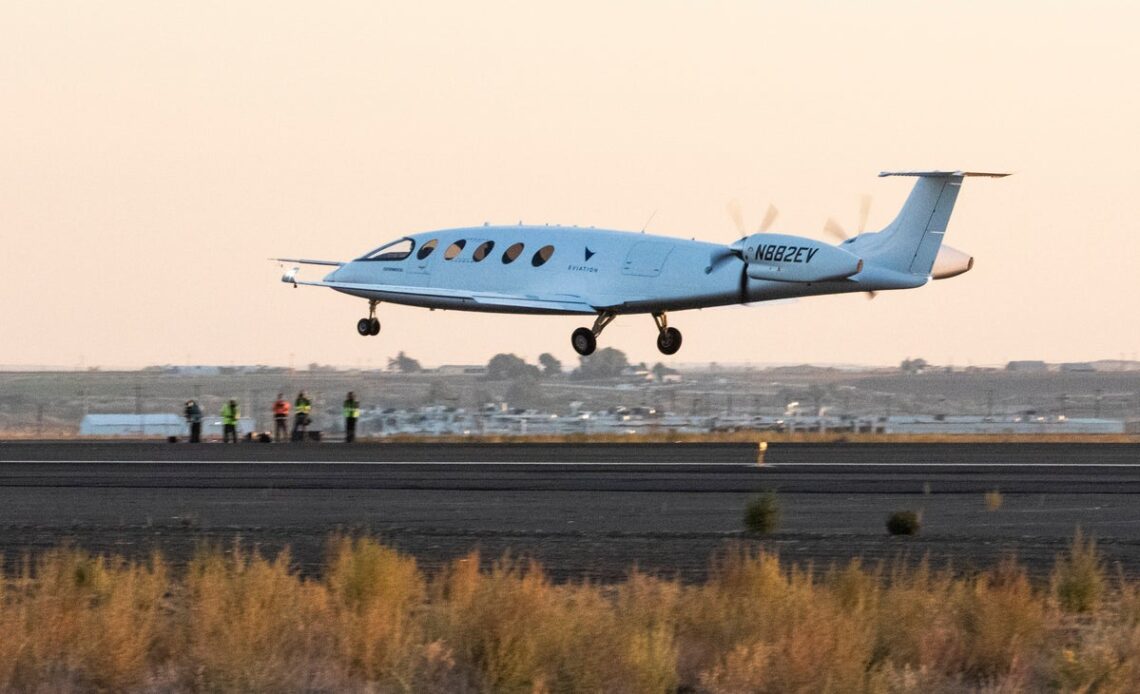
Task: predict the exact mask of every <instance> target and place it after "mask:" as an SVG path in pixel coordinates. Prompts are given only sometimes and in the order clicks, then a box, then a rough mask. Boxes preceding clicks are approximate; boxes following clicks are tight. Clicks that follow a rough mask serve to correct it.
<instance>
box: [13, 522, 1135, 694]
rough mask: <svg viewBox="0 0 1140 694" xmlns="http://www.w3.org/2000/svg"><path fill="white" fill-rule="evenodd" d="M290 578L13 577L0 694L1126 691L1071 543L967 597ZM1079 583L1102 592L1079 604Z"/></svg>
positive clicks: (453, 575)
mask: <svg viewBox="0 0 1140 694" xmlns="http://www.w3.org/2000/svg"><path fill="white" fill-rule="evenodd" d="M291 561H292V560H291V557H290V555H289V554H288V553H281V554H279V555H277V556H276V557H274V558H272V559H269V558H265V557H262V556H260V555H259V554H258V553H256V552H245V551H242V550H241V549H240V548H237V547H235V548H234V549H232V550H229V551H222V550H219V549H204V550H202V551H201V552H199V554H198V555H197V556H196V557H195V558H194V559H193V560H192V561H191V563H190V564H189V566H188V567H187V568H186V569H185V570H181V571H178V572H173V571H172V570H171V568H170V567H169V566H168V564H167V563H166V562H165V561H164V560H163V559H162V558H161V557H159V556H154V557H151V558H150V559H149V560H147V561H145V562H136V563H132V562H126V561H123V560H121V559H117V558H105V557H98V556H92V555H90V554H88V553H85V552H83V551H81V550H77V549H73V548H61V549H57V550H53V551H50V552H46V553H44V554H42V555H40V556H39V557H38V558H37V559H35V560H34V561H32V560H25V561H24V562H23V563H22V564H19V565H18V566H17V567H16V568H13V569H10V570H8V571H6V572H4V573H3V574H2V575H0V691H128V692H129V691H138V692H142V691H187V692H190V691H251V692H269V691H273V692H278V691H281V692H300V691H318V692H323V691H329V692H331V691H361V692H363V691H371V692H417V691H449V692H483V691H486V692H677V691H692V692H786V691H812V692H815V691H819V692H884V691H915V692H917V691H1023V690H1038V689H1045V688H1056V689H1061V690H1066V691H1094V690H1095V691H1108V692H1124V691H1135V690H1137V689H1138V688H1140V584H1138V583H1136V582H1132V581H1129V580H1127V579H1125V578H1123V577H1121V578H1119V579H1118V580H1117V581H1116V583H1115V584H1113V585H1109V584H1108V583H1107V582H1106V581H1105V580H1104V573H1103V568H1102V562H1101V560H1100V559H1099V557H1098V555H1097V554H1096V550H1095V546H1094V545H1091V544H1090V543H1089V542H1088V541H1086V540H1085V539H1084V538H1083V537H1082V536H1078V537H1077V538H1075V540H1074V543H1073V546H1072V548H1071V549H1070V551H1069V553H1068V554H1066V555H1064V556H1063V557H1062V558H1061V559H1059V560H1058V568H1057V570H1056V571H1055V575H1054V577H1053V579H1052V580H1051V581H1050V582H1049V584H1048V585H1034V584H1033V583H1032V582H1031V581H1030V580H1029V578H1028V577H1027V576H1026V574H1025V571H1024V570H1023V569H1022V568H1021V567H1020V566H1019V565H1018V564H1017V563H1016V562H1015V561H1013V560H1007V561H1006V562H1004V563H1003V564H1002V565H1000V566H999V567H997V568H995V569H993V570H991V571H989V572H985V573H982V574H980V575H976V576H968V577H960V576H956V575H954V574H952V573H950V572H949V571H935V570H932V569H931V568H930V567H929V565H928V564H927V563H926V562H924V561H922V562H917V563H910V562H904V561H900V562H896V563H890V564H877V565H874V566H864V565H862V564H861V563H860V562H858V561H853V562H850V563H847V564H844V565H835V566H831V567H826V568H825V569H823V570H816V569H815V568H813V567H811V566H806V567H804V566H796V565H793V564H789V563H786V562H782V561H781V560H780V559H779V558H778V557H777V556H775V555H774V554H770V553H766V552H760V551H756V550H754V549H751V548H749V547H747V546H744V545H736V546H730V547H728V548H727V549H726V550H725V551H723V552H721V553H720V554H718V555H717V556H716V557H714V559H713V560H712V563H711V565H710V578H709V580H708V581H707V582H705V583H704V584H700V585H684V584H681V583H679V582H677V581H673V580H668V579H663V578H659V577H654V576H649V575H645V574H641V573H637V572H633V573H631V574H630V575H629V576H628V577H627V578H626V580H624V581H622V582H620V583H618V584H615V585H595V584H590V583H577V584H557V583H554V582H552V581H551V580H550V579H549V578H548V577H547V575H546V574H545V573H544V572H543V570H542V568H541V567H540V566H538V565H537V564H535V563H533V562H530V561H526V560H520V559H517V558H512V557H509V556H507V557H503V558H501V559H499V560H498V561H496V562H494V563H492V564H491V565H490V566H486V567H485V568H481V567H484V566H485V565H483V564H482V563H481V559H480V557H479V556H478V555H477V554H472V555H469V556H466V557H461V558H459V559H456V560H455V561H453V562H451V563H450V564H449V565H448V566H446V567H445V568H444V569H442V570H441V571H439V572H437V573H435V574H434V575H432V576H427V575H425V573H424V572H423V571H421V570H420V569H419V568H418V567H417V565H416V562H415V560H414V559H413V558H411V557H409V556H406V555H402V554H400V553H399V552H397V551H395V550H393V549H391V548H389V547H386V546H384V545H382V544H380V543H378V542H377V541H375V540H374V539H370V538H333V539H332V540H331V541H330V544H329V550H328V561H327V565H326V567H325V570H324V572H323V574H322V577H321V578H320V579H308V578H303V577H301V576H300V575H299V574H298V573H297V571H296V569H295V568H294V567H293V566H292V564H291ZM1090 567H1091V569H1090ZM1090 571H1091V573H1090ZM1089 576H1094V577H1096V580H1098V581H1100V583H1099V584H1098V585H1099V586H1100V587H1099V589H1098V590H1099V592H1095V593H1089V591H1088V590H1086V589H1084V588H1082V589H1081V590H1077V591H1076V592H1074V589H1073V588H1072V585H1078V586H1086V587H1087V585H1088V584H1089V581H1090V579H1089ZM1094 582H1095V581H1094ZM1075 594H1079V595H1081V596H1084V597H1080V598H1079V599H1075V598H1072V597H1071V596H1072V595H1075ZM1092 594H1095V596H1096V598H1095V599H1090V598H1089V597H1088V596H1089V595H1092ZM1066 596H1070V597H1066ZM1074 600H1075V602H1074ZM1075 613H1077V616H1074V614H1075Z"/></svg>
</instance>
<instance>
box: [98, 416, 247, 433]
mask: <svg viewBox="0 0 1140 694" xmlns="http://www.w3.org/2000/svg"><path fill="white" fill-rule="evenodd" d="M237 430H238V436H245V435H246V433H248V432H251V431H253V419H252V418H250V417H242V418H241V419H239V420H238V424H237ZM79 435H80V436H129V437H134V438H149V437H164V438H165V437H167V436H179V437H183V436H189V435H190V425H188V424H187V423H186V420H185V419H184V418H183V417H181V416H179V415H176V414H89V415H86V416H84V417H83V421H81V422H80V423H79ZM221 435H222V419H221V417H203V418H202V436H203V437H207V436H218V437H220V436H221Z"/></svg>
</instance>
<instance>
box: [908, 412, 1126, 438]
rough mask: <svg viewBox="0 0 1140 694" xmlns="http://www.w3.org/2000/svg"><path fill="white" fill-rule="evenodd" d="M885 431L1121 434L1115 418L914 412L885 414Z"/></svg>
mask: <svg viewBox="0 0 1140 694" xmlns="http://www.w3.org/2000/svg"><path fill="white" fill-rule="evenodd" d="M886 433H888V434H1123V433H1124V422H1122V421H1120V420H1116V419H1092V418H1088V419H1068V418H1066V417H1043V416H1035V415H1025V416H1021V417H978V416H960V417H955V416H935V417H928V416H914V417H888V418H887V423H886Z"/></svg>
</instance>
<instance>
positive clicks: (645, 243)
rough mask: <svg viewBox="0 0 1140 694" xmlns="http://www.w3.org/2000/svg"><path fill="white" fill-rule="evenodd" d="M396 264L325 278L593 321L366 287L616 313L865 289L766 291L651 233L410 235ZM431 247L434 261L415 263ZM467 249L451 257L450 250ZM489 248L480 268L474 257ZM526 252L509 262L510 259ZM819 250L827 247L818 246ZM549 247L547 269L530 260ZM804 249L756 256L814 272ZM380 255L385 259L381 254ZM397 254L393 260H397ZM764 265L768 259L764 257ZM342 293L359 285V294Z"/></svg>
mask: <svg viewBox="0 0 1140 694" xmlns="http://www.w3.org/2000/svg"><path fill="white" fill-rule="evenodd" d="M405 238H406V239H409V240H410V241H411V245H410V252H408V254H407V255H406V256H404V257H400V258H396V257H393V258H386V259H385V258H373V259H370V258H368V257H367V256H365V257H362V258H359V259H357V260H354V261H351V262H349V263H346V264H345V265H344V266H343V267H340V268H338V269H337V270H335V271H334V272H332V273H330V274H329V275H328V276H327V277H325V281H326V282H335V283H337V284H338V285H340V286H338V287H335V288H336V289H337V290H338V291H341V292H344V293H346V294H351V295H353V296H359V297H363V298H366V299H375V300H379V301H389V302H392V303H401V304H407V305H411V306H423V307H429V308H443V309H455V310H466V311H494V312H505V313H547V314H550V313H553V314H572V313H592V312H593V311H586V310H582V311H578V310H567V309H564V308H556V307H548V306H541V305H536V306H530V307H527V306H501V305H494V304H486V303H479V302H474V301H471V300H469V299H466V298H461V297H449V296H446V295H435V296H433V295H408V294H405V293H396V292H383V291H376V290H375V289H371V288H369V287H370V286H373V287H374V286H376V285H399V286H406V287H424V288H437V289H441V290H459V289H463V290H466V291H473V292H489V293H502V294H513V295H524V296H525V295H527V294H533V295H535V296H539V295H542V296H550V295H552V294H554V295H559V294H562V295H565V296H566V297H587V298H588V299H589V301H590V303H591V304H593V305H594V306H607V307H612V308H613V309H614V310H615V312H619V313H650V312H657V311H663V310H664V311H678V310H682V309H693V308H707V307H712V306H724V305H730V304H738V303H744V302H754V301H765V300H771V299H782V298H788V297H796V296H808V295H812V294H833V293H837V292H844V291H851V292H857V291H866V290H867V289H868V287H867V286H866V285H865V283H863V284H861V283H859V282H852V281H842V282H817V283H798V282H772V281H762V280H754V279H751V278H748V277H746V276H742V270H743V262H742V261H739V260H735V259H733V260H734V262H728V263H719V264H714V263H713V262H712V261H711V259H712V258H713V257H715V254H716V253H717V252H718V251H720V250H721V249H723V246H721V245H719V244H714V243H707V242H704V241H696V240H687V239H682V238H676V237H669V236H658V235H654V234H644V233H633V232H626V231H613V230H602V229H592V228H580V227H560V226H522V225H518V226H482V227H470V228H460V229H446V230H441V231H433V232H426V233H421V234H414V235H411V236H407V237H405ZM432 241H435V245H434V246H432V249H431V251H430V252H428V253H427V255H426V256H425V257H423V258H421V257H419V256H420V255H421V253H422V251H423V249H424V248H425V247H427V246H428V245H429V244H431V242H432ZM457 242H462V244H463V247H462V248H461V249H459V250H458V251H457V252H454V254H453V255H452V256H451V257H450V258H449V257H448V255H449V254H450V253H449V249H451V248H454V244H456V243H457ZM487 243H491V244H492V246H491V247H490V248H489V249H486V252H485V253H482V254H481V256H479V259H478V260H476V257H477V254H476V251H478V250H479V249H481V248H485V246H484V244H487ZM516 244H522V248H521V249H518V253H517V254H515V255H514V258H513V260H511V259H510V255H508V254H507V253H506V252H507V251H508V249H515V248H517V247H516ZM819 245H820V246H823V245H826V244H823V243H822V242H820V243H819ZM545 248H549V249H552V250H551V251H550V255H549V257H548V258H546V259H545V260H544V261H543V260H540V258H539V257H538V256H536V254H537V253H538V252H539V251H540V250H541V249H545ZM817 250H818V249H817V248H815V247H812V246H811V244H810V242H805V243H804V244H801V245H800V246H798V247H796V248H791V249H785V248H772V249H762V250H761V254H764V253H766V254H767V255H768V256H772V255H774V254H777V253H778V254H779V255H780V256H781V257H782V256H783V255H784V254H785V253H787V255H788V256H789V259H791V258H792V257H794V258H795V261H794V262H798V263H810V262H811V261H812V260H813V259H814V256H815V254H816V252H817ZM381 255H384V254H381ZM395 255H399V254H398V253H397V254H395ZM769 259H770V258H769ZM344 285H361V286H360V287H359V288H355V287H350V286H344Z"/></svg>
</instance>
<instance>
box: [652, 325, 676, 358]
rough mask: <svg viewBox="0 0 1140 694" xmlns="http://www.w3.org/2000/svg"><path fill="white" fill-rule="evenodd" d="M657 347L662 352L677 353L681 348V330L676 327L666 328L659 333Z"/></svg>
mask: <svg viewBox="0 0 1140 694" xmlns="http://www.w3.org/2000/svg"><path fill="white" fill-rule="evenodd" d="M657 349H659V350H660V351H661V353H662V354H676V353H677V350H679V349H681V331H680V330H677V329H676V328H665V330H663V331H661V332H660V333H658V335H657Z"/></svg>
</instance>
